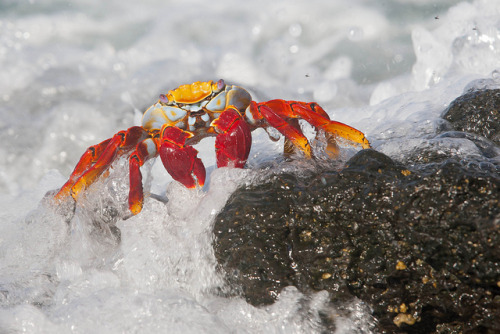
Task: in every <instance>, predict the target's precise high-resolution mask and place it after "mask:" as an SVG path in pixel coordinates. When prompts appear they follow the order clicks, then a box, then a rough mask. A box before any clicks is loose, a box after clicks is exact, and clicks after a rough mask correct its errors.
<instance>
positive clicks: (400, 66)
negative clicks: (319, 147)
mask: <svg viewBox="0 0 500 334" xmlns="http://www.w3.org/2000/svg"><path fill="white" fill-rule="evenodd" d="M499 14H500V4H498V3H497V2H496V1H493V0H491V1H486V0H484V1H469V2H458V1H452V0H448V1H446V0H441V1H398V0H387V1H382V2H377V4H374V3H373V2H372V1H367V0H365V1H364V0H354V1H349V3H345V2H343V1H328V2H324V1H320V0H308V1H296V2H293V3H290V2H286V1H275V2H269V1H260V0H259V1H253V2H245V3H238V4H237V5H236V4H235V2H233V1H219V2H203V1H196V0H191V1H187V2H180V1H177V2H173V1H172V2H169V3H167V2H165V1H158V0H147V1H143V2H141V3H132V2H128V3H124V2H123V1H116V0H112V1H106V2H102V1H83V0H78V1H72V2H68V1H64V0H52V1H45V2H43V3H42V2H40V1H36V0H33V1H25V2H19V1H13V0H12V1H10V0H9V1H4V2H2V3H1V4H0V64H1V67H2V71H1V72H0V87H1V90H0V92H1V93H0V101H1V103H0V116H1V117H0V128H1V129H2V131H1V132H0V142H1V143H2V144H1V145H0V155H1V156H3V157H4V158H3V159H2V161H1V162H0V191H1V192H0V203H1V206H2V207H1V210H0V259H1V260H0V303H1V305H2V308H1V309H0V329H1V330H0V331H1V332H11V333H17V332H30V333H47V332H50V333H67V332H70V331H71V332H75V333H87V332H102V333H121V332H172V333H181V332H182V333H225V332H228V333H229V332H230V333H234V332H236V333H253V332H264V331H265V332H269V333H304V332H319V331H321V319H320V318H319V315H318V314H319V312H327V313H330V314H336V311H335V310H331V309H329V306H328V303H327V301H328V296H327V295H326V294H325V293H322V292H318V293H316V294H315V295H312V296H304V295H302V294H301V293H299V292H298V291H297V290H296V289H295V288H292V287H289V288H287V289H285V290H284V291H283V292H282V293H281V295H280V296H279V298H278V301H277V302H276V303H275V304H274V305H272V306H268V307H261V308H256V307H253V306H250V305H249V304H247V303H246V302H245V301H244V300H243V299H241V298H239V297H236V296H233V297H225V293H226V287H225V286H224V281H223V279H222V277H221V275H220V274H219V273H218V272H217V270H216V268H217V264H216V261H215V257H214V255H213V250H212V244H211V242H212V235H211V223H212V219H213V217H214V216H215V215H216V214H217V212H218V211H219V210H220V209H221V208H222V207H223V206H224V204H225V202H226V200H227V199H228V197H229V196H230V194H231V193H232V191H234V190H235V189H236V187H237V186H238V185H240V184H242V183H244V182H251V180H252V179H253V178H254V177H255V172H253V171H252V167H256V166H259V165H260V164H261V163H262V162H266V161H272V160H274V159H275V158H276V157H277V156H279V155H280V154H281V152H282V145H283V141H282V140H281V141H278V142H276V143H274V142H271V141H269V139H268V136H267V134H266V133H265V132H264V131H260V130H258V131H256V132H254V145H253V147H252V151H251V153H250V159H249V162H248V168H247V169H244V170H236V169H228V168H222V169H216V168H215V155H214V148H213V147H214V141H213V140H211V139H206V140H204V141H203V142H201V143H200V144H198V145H197V146H196V148H197V149H198V150H199V152H200V155H199V156H200V157H201V158H202V159H203V161H204V164H205V166H206V167H207V173H208V181H207V186H206V187H205V188H204V189H203V190H199V191H190V190H187V189H185V188H183V187H182V186H180V185H179V184H177V183H175V182H172V180H171V178H170V177H169V176H168V175H167V173H166V172H165V171H164V170H163V166H162V165H161V163H150V164H148V165H147V166H145V167H144V168H143V172H144V173H145V175H146V181H145V182H146V188H149V189H151V192H152V193H156V194H160V195H162V196H166V197H168V198H169V201H168V203H163V202H160V201H156V200H154V199H152V198H147V199H146V201H145V207H144V209H143V212H142V213H141V214H140V215H138V216H135V217H132V218H130V219H128V220H121V219H119V215H118V214H119V213H120V212H121V211H120V210H122V209H123V208H122V207H121V205H122V203H126V193H127V184H126V182H127V181H126V179H127V178H126V166H125V165H124V162H118V163H117V164H116V166H115V167H114V168H113V170H112V172H111V174H110V177H109V178H108V179H106V180H103V181H99V182H97V183H96V184H95V185H94V186H92V187H91V188H90V189H89V190H88V191H87V193H86V195H85V196H84V198H83V199H82V201H81V203H79V204H78V205H77V206H76V210H75V213H74V215H65V214H64V212H65V211H64V210H62V209H60V208H59V209H58V208H53V207H52V206H50V204H49V203H48V202H47V201H41V200H42V199H43V197H44V195H45V193H46V192H47V191H50V190H54V189H57V188H58V187H60V186H61V185H62V184H63V183H64V181H65V180H66V178H67V176H68V175H69V174H70V172H71V170H72V168H73V167H74V165H75V164H76V162H77V160H78V158H79V156H80V155H81V154H82V153H83V152H84V150H85V149H86V148H87V147H88V146H90V145H92V144H95V143H97V142H99V141H102V140H103V139H105V138H108V137H110V136H111V135H112V134H114V133H115V132H117V131H118V130H121V129H126V128H128V127H130V126H132V125H136V124H139V122H140V116H141V115H142V112H143V111H144V110H145V108H146V107H148V106H149V105H150V104H151V103H152V102H153V101H155V100H156V99H157V97H158V95H159V94H160V93H162V92H165V90H168V89H171V88H175V87H177V86H178V85H179V84H183V83H190V82H192V81H197V80H217V79H219V78H224V80H225V81H226V82H229V83H236V84H240V85H242V86H244V87H246V88H248V89H249V90H250V91H252V94H253V95H254V98H255V99H257V100H266V99H270V98H283V99H292V100H302V101H313V100H314V101H317V102H318V103H320V104H321V105H322V106H323V107H324V108H325V110H327V111H328V113H329V114H330V116H331V117H332V118H333V119H335V120H338V121H341V122H345V123H348V124H349V125H352V126H354V127H356V128H358V129H360V130H362V131H363V132H365V134H366V135H367V136H368V138H369V139H370V140H371V142H372V143H373V146H374V147H375V148H376V149H377V150H379V151H381V152H383V153H385V154H387V155H389V156H391V157H392V158H394V159H402V157H403V156H404V155H405V153H406V152H408V151H411V150H413V149H415V148H417V147H419V145H422V143H423V142H425V141H428V140H429V139H427V138H426V136H427V135H428V134H432V133H435V131H436V127H437V126H438V118H439V116H440V114H441V112H442V111H443V110H444V109H445V107H446V106H447V105H448V103H449V102H450V101H452V100H453V99H454V98H455V97H457V96H458V95H460V94H461V93H462V92H463V91H464V90H465V89H468V88H470V87H474V86H476V87H491V88H492V87H498V85H499V83H500V81H499V75H498V73H499V72H498V71H500V68H499V63H498V59H499V56H500V55H499V53H500V51H499V50H500V28H499V27H500V19H499V18H500V15H499ZM434 140H440V141H441V142H440V143H439V144H440V145H444V146H449V147H451V146H453V145H455V144H456V143H455V142H453V140H456V139H453V138H442V139H434ZM460 148H461V150H460V151H459V152H457V154H463V155H467V154H474V147H472V146H470V147H469V146H467V144H466V143H464V145H461V146H460ZM68 205H72V204H68ZM63 209H64V208H63ZM70 209H71V208H70ZM66 212H71V210H69V211H68V210H67V208H66ZM61 213H63V214H61ZM114 226H116V228H114ZM345 309H347V310H349V312H347V313H345V314H343V315H341V316H338V318H336V325H337V331H338V332H339V333H342V332H352V331H357V332H369V331H370V328H371V327H370V326H371V325H372V323H373V320H372V319H371V317H370V315H369V314H370V312H369V310H368V309H367V307H366V306H365V305H363V303H361V302H360V301H356V300H353V301H352V305H346V306H345Z"/></svg>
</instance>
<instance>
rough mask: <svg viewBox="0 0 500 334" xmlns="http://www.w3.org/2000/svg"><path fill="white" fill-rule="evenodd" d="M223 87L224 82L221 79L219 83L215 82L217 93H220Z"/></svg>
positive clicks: (224, 85)
mask: <svg viewBox="0 0 500 334" xmlns="http://www.w3.org/2000/svg"><path fill="white" fill-rule="evenodd" d="M224 87H226V83H225V82H224V80H223V79H220V80H219V81H217V93H218V92H220V91H221V90H223V89H224Z"/></svg>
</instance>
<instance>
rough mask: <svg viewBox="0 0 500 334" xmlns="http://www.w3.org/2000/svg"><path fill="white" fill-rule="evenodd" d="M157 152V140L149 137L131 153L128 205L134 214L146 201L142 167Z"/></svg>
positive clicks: (139, 210)
mask: <svg viewBox="0 0 500 334" xmlns="http://www.w3.org/2000/svg"><path fill="white" fill-rule="evenodd" d="M157 152H158V148H157V146H156V141H155V140H154V139H153V138H147V139H145V140H143V141H141V142H140V143H139V144H138V145H137V146H136V148H135V150H134V151H133V152H132V154H131V155H130V158H129V177H130V191H129V194H128V207H129V209H130V212H131V213H132V214H133V215H136V214H138V213H139V212H141V210H142V204H143V202H144V193H143V189H142V174H141V169H140V167H141V166H142V165H144V163H145V162H146V161H148V160H149V159H151V158H154V157H156V155H157V154H158V153H157Z"/></svg>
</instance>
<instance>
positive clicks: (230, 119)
mask: <svg viewBox="0 0 500 334" xmlns="http://www.w3.org/2000/svg"><path fill="white" fill-rule="evenodd" d="M211 126H212V127H213V128H214V129H215V132H217V133H218V135H217V138H216V139H215V152H216V155H217V166H218V167H226V166H228V165H231V164H232V165H234V167H237V168H242V167H243V166H245V163H246V162H247V159H248V155H249V154H250V148H251V146H252V136H251V134H250V128H249V127H248V125H247V123H246V122H245V121H244V120H243V118H242V117H241V115H240V113H239V112H238V110H236V109H235V108H233V107H229V109H227V110H226V111H224V112H223V113H222V114H221V115H220V116H219V118H217V119H215V120H213V121H212V124H211Z"/></svg>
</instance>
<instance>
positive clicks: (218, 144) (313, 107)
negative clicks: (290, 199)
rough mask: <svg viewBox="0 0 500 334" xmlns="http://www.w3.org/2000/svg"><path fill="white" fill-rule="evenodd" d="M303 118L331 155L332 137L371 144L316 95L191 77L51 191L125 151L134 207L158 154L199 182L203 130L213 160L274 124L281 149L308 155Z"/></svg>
mask: <svg viewBox="0 0 500 334" xmlns="http://www.w3.org/2000/svg"><path fill="white" fill-rule="evenodd" d="M299 119H303V120H305V121H307V122H308V123H310V124H311V125H312V126H314V127H315V128H316V130H322V131H324V132H325V134H326V138H327V142H328V143H327V150H328V151H329V152H330V153H332V154H333V155H335V154H336V152H337V150H338V147H337V144H336V140H335V139H336V138H338V137H342V138H345V139H347V140H348V141H349V142H350V143H351V144H353V145H360V146H361V147H362V148H369V147H370V143H369V142H368V140H367V139H366V138H365V135H364V134H363V133H362V132H360V131H358V130H356V129H354V128H352V127H350V126H348V125H345V124H343V123H339V122H336V121H331V120H330V118H329V116H328V114H327V113H326V112H325V111H324V110H323V109H322V108H321V107H320V106H319V105H318V104H317V103H315V102H310V103H306V102H296V101H284V100H271V101H267V102H261V103H257V102H255V101H252V98H251V96H250V94H249V93H248V92H247V91H246V90H245V89H243V88H241V87H239V86H235V85H226V84H225V83H224V81H223V80H219V81H217V82H212V81H208V82H194V83H192V84H190V85H182V86H180V87H178V88H176V89H174V90H171V91H169V92H168V93H167V94H166V95H164V94H162V95H160V98H159V100H158V101H157V102H156V103H155V104H153V105H152V106H151V107H150V108H149V109H147V110H146V112H145V113H144V115H143V118H142V126H133V127H131V128H129V129H127V130H124V131H120V132H118V133H116V134H115V135H114V136H113V137H111V138H109V139H106V140H104V141H103V142H101V143H99V144H97V145H94V146H91V147H89V148H88V149H87V150H86V151H85V153H84V154H83V155H82V157H81V158H80V161H79V162H78V164H77V165H76V167H75V169H74V171H73V173H71V175H70V177H69V180H68V181H67V182H66V183H65V184H64V185H63V186H62V188H61V189H60V190H59V192H58V193H57V194H56V195H55V198H56V199H58V200H60V199H63V198H65V197H68V196H70V195H71V196H72V197H73V198H74V199H75V200H77V199H78V196H79V195H80V194H81V193H82V192H83V191H84V190H85V189H86V188H87V187H89V186H90V185H91V184H92V183H93V182H95V181H96V180H97V179H98V178H99V177H100V176H101V175H102V174H103V173H104V172H105V171H106V170H107V169H108V168H109V167H110V166H111V164H112V163H113V161H114V160H115V159H116V158H117V157H118V156H120V155H123V154H128V155H129V158H128V161H129V174H130V175H129V177H130V191H129V197H128V201H129V209H130V211H131V213H132V214H133V215H135V214H137V213H139V212H140V211H141V209H142V205H143V200H144V194H143V189H142V175H141V171H140V167H141V166H142V165H143V164H144V163H145V162H146V161H147V160H149V159H152V158H155V157H157V156H158V155H159V156H160V158H161V161H162V162H163V165H164V166H165V169H166V170H167V172H168V173H170V175H171V176H172V178H173V179H174V180H177V181H178V182H180V183H182V184H183V185H185V186H186V187H188V188H195V187H202V186H203V184H204V182H205V167H204V166H203V163H202V162H201V160H200V159H199V158H198V157H197V154H198V151H196V150H195V149H194V148H193V147H192V145H194V144H196V143H197V142H199V141H200V140H201V139H203V138H205V137H208V136H216V139H215V152H216V159H217V166H218V167H225V166H233V167H239V168H242V167H243V166H244V165H245V163H246V161H247V159H248V155H249V153H250V147H251V145H252V137H251V131H253V130H255V129H257V128H259V127H263V128H268V127H273V128H275V129H277V130H278V131H279V132H280V133H281V134H282V135H283V136H284V137H285V150H290V149H292V150H293V149H297V150H300V151H302V152H303V153H304V154H305V156H306V157H308V158H311V157H312V151H311V147H310V145H309V142H308V140H307V138H306V137H305V136H304V134H303V133H302V131H301V130H300V127H299V123H298V120H299Z"/></svg>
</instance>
